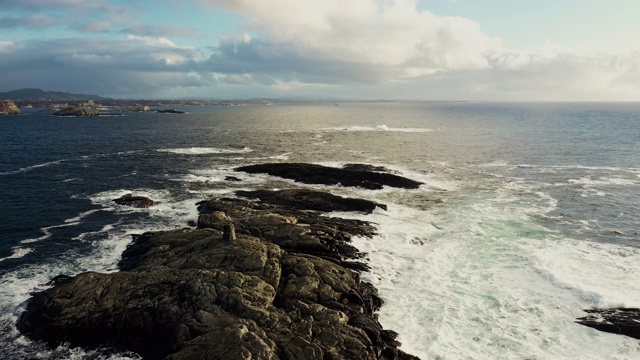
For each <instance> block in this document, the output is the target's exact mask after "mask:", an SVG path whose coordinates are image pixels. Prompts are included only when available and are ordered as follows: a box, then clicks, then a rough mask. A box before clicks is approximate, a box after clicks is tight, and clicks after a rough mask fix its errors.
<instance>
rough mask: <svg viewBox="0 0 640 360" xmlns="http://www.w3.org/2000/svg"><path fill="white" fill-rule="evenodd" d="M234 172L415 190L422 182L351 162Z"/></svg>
mask: <svg viewBox="0 0 640 360" xmlns="http://www.w3.org/2000/svg"><path fill="white" fill-rule="evenodd" d="M236 171H243V172H247V173H251V174H260V173H262V174H269V175H273V176H279V177H283V178H286V179H292V180H295V181H297V182H301V183H305V184H324V185H336V184H341V185H342V186H354V187H362V188H365V189H372V190H377V189H382V187H383V186H390V187H396V188H404V189H417V188H418V187H420V185H422V183H421V182H418V181H415V180H411V179H407V178H405V177H402V176H398V175H394V174H388V173H384V172H378V171H371V170H369V169H363V168H354V166H353V165H351V167H349V168H346V169H344V168H343V169H340V168H334V167H328V166H322V165H315V164H303V163H274V164H258V165H249V166H241V167H239V168H236Z"/></svg>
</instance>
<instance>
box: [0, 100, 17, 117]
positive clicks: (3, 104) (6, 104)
mask: <svg viewBox="0 0 640 360" xmlns="http://www.w3.org/2000/svg"><path fill="white" fill-rule="evenodd" d="M18 114H22V112H21V111H20V109H19V108H18V106H16V104H15V103H14V102H13V101H11V100H2V101H0V115H18Z"/></svg>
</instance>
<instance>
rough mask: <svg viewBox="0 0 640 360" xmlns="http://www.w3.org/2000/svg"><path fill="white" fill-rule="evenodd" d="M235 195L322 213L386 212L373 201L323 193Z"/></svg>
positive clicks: (384, 206)
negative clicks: (377, 210) (381, 210)
mask: <svg viewBox="0 0 640 360" xmlns="http://www.w3.org/2000/svg"><path fill="white" fill-rule="evenodd" d="M236 195H238V196H242V197H246V198H250V199H259V200H260V201H262V202H264V203H268V204H273V205H278V206H282V207H287V208H294V209H305V210H317V211H323V212H330V211H360V212H365V213H371V212H372V211H373V210H374V209H375V208H376V207H379V208H381V209H383V210H387V206H386V205H384V204H378V203H375V202H373V201H369V200H364V199H354V198H344V197H341V196H336V195H333V194H329V193H325V192H320V191H313V190H304V189H289V190H280V191H269V190H255V191H236Z"/></svg>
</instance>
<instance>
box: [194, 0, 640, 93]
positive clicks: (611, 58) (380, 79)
mask: <svg viewBox="0 0 640 360" xmlns="http://www.w3.org/2000/svg"><path fill="white" fill-rule="evenodd" d="M196 2H198V3H200V4H202V5H208V6H215V7H222V8H224V9H226V10H227V11H233V12H237V13H239V14H241V15H243V16H244V18H245V19H246V24H245V25H244V27H243V28H241V29H238V31H236V32H234V33H232V34H228V35H227V36H226V37H223V38H221V41H220V44H219V46H217V47H216V48H215V49H214V53H213V55H212V56H211V57H210V58H209V59H208V60H207V61H206V62H205V63H204V64H203V66H202V68H203V71H210V72H213V73H216V74H217V79H218V80H219V81H221V82H227V83H230V84H247V85H249V84H253V85H256V84H259V85H271V86H274V85H275V86H278V85H281V84H283V83H291V84H330V85H342V86H344V87H348V88H349V89H360V90H361V91H362V94H363V96H367V94H376V97H388V98H393V97H410V98H439V99H445V98H456V99H464V98H468V99H478V100H491V99H509V100H562V99H566V100H597V99H634V97H635V98H636V99H637V97H638V96H640V82H638V81H637V80H638V78H639V77H640V75H639V70H638V68H639V67H640V60H639V57H638V54H622V55H620V54H617V55H616V54H599V53H595V52H594V53H584V52H583V53H580V54H578V53H572V52H571V51H568V50H564V51H563V50H562V49H557V48H554V47H552V46H548V47H544V48H541V49H534V50H531V51H528V52H523V51H514V50H510V49H507V48H505V47H504V46H503V45H502V42H501V40H500V39H499V38H492V37H490V36H488V35H486V34H485V33H484V32H483V31H482V29H481V27H480V25H479V24H478V23H476V22H473V21H471V20H468V19H464V18H460V17H448V16H439V15H435V14H433V13H431V12H429V11H425V10H419V9H418V8H417V2H416V1H415V0H351V1H343V0H273V1H251V0H196ZM373 86H375V88H376V89H375V90H372V89H371V88H372V87H373ZM294 88H295V86H294ZM403 89H404V90H403ZM334 90H335V89H333V90H332V91H334ZM347 92H349V91H348V90H346V91H345V93H347ZM334 93H335V92H334ZM352 93H353V92H352ZM384 94H386V95H384Z"/></svg>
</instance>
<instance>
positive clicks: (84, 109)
mask: <svg viewBox="0 0 640 360" xmlns="http://www.w3.org/2000/svg"><path fill="white" fill-rule="evenodd" d="M53 115H55V116H100V112H99V111H98V110H95V109H92V108H90V107H88V106H69V107H65V108H64V109H60V110H58V111H56V112H54V113H53Z"/></svg>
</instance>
